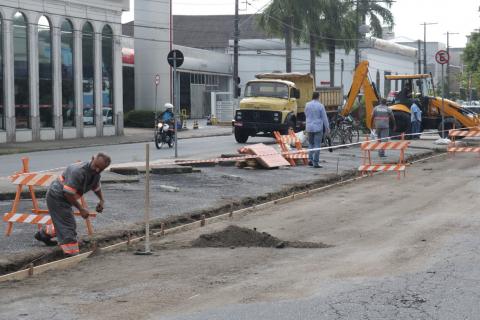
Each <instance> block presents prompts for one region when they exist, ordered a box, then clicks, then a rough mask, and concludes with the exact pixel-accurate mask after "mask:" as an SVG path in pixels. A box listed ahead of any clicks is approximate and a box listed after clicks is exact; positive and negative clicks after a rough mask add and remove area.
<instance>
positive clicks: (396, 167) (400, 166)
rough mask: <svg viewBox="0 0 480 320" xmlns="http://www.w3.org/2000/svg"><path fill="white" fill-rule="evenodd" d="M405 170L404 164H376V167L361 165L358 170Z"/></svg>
mask: <svg viewBox="0 0 480 320" xmlns="http://www.w3.org/2000/svg"><path fill="white" fill-rule="evenodd" d="M406 168H407V166H406V165H404V164H383V165H382V164H377V165H361V166H360V167H359V168H358V170H359V171H362V172H366V171H405V169H406Z"/></svg>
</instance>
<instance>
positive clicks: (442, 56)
mask: <svg viewBox="0 0 480 320" xmlns="http://www.w3.org/2000/svg"><path fill="white" fill-rule="evenodd" d="M435 60H436V61H437V63H439V64H447V63H448V61H449V60H450V56H449V55H448V52H447V51H445V50H438V51H437V53H436V54H435Z"/></svg>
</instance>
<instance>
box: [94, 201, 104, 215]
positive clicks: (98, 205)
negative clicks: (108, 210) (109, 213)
mask: <svg viewBox="0 0 480 320" xmlns="http://www.w3.org/2000/svg"><path fill="white" fill-rule="evenodd" d="M95 211H97V212H98V213H102V212H103V201H100V202H99V203H98V204H97V207H96V208H95Z"/></svg>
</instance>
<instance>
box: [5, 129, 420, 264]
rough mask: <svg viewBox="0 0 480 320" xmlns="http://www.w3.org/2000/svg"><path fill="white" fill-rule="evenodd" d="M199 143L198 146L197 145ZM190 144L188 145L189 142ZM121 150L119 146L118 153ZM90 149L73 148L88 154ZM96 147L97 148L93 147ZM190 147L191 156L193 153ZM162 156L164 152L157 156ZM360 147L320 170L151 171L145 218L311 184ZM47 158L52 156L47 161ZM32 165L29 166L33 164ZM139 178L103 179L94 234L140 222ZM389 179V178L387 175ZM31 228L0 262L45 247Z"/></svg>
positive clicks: (343, 166)
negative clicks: (125, 180)
mask: <svg viewBox="0 0 480 320" xmlns="http://www.w3.org/2000/svg"><path fill="white" fill-rule="evenodd" d="M185 141H187V142H188V143H193V142H194V143H195V148H197V149H195V150H197V155H196V156H195V157H199V158H201V157H202V156H203V157H208V156H209V154H214V155H215V156H218V155H220V154H221V153H224V152H227V153H230V152H232V150H235V148H238V144H236V143H235V142H233V141H232V137H215V138H201V139H200V138H199V139H190V140H185ZM259 141H264V142H272V139H260V138H258V139H252V143H257V142H259ZM199 144H201V145H200V146H201V148H198V147H199ZM109 148H111V149H109V150H107V152H110V151H111V152H112V153H115V152H117V153H116V154H113V157H114V159H115V156H118V157H122V156H124V157H125V158H124V160H125V161H132V160H135V159H132V154H133V151H132V150H134V149H135V148H137V149H140V150H143V149H144V144H135V145H118V146H110V147H109ZM192 148H193V147H192ZM122 149H124V150H125V151H123V152H122ZM93 150H94V149H93V148H82V149H73V150H72V151H76V152H78V154H82V155H85V156H88V155H90V154H92V153H94V152H92V151H93ZM98 150H100V149H97V150H96V151H98ZM59 152H60V153H61V155H59V156H58V158H57V157H55V158H52V157H51V155H48V154H44V153H32V156H34V157H36V159H38V160H39V161H38V162H39V163H40V164H42V163H43V164H44V165H45V167H43V168H39V170H40V169H46V168H52V166H54V165H59V164H60V163H65V161H66V159H65V158H67V157H74V156H75V155H72V154H71V151H70V150H61V151H59ZM167 152H170V150H159V151H158V153H157V150H153V151H152V154H153V156H154V157H162V154H166V153H167ZM422 152H425V150H422V149H410V150H409V151H408V152H407V154H408V155H410V154H419V153H422ZM193 153H194V152H193V151H192V153H191V155H192V156H193ZM389 155H390V157H391V158H390V161H391V160H392V159H393V158H394V157H397V156H398V153H394V152H390V153H389ZM163 156H165V155H163ZM361 156H362V155H361V152H360V150H359V149H358V148H349V149H340V150H337V151H335V152H333V153H329V152H323V153H322V155H321V158H322V159H323V161H324V162H323V163H322V165H323V166H324V168H323V169H320V170H315V169H313V168H310V167H306V166H297V167H294V168H284V169H279V170H240V169H238V168H236V167H222V166H216V167H212V168H202V169H201V170H202V172H200V173H194V174H181V175H153V176H152V181H151V218H152V219H165V218H168V217H175V216H176V217H178V216H181V215H186V214H191V213H192V212H193V211H195V210H203V209H208V208H212V207H213V208H215V207H219V206H222V205H230V204H232V203H234V202H238V201H241V200H243V199H247V198H250V199H256V198H257V197H262V196H263V197H265V196H268V195H269V194H270V193H273V192H281V191H282V190H283V189H284V188H286V187H289V186H292V185H297V184H305V183H311V182H314V181H318V180H321V179H326V178H327V177H331V176H332V175H336V174H337V173H338V174H342V173H345V172H346V171H351V170H352V169H354V168H356V167H357V166H358V165H359V164H360V163H361V162H362V158H361ZM48 161H56V162H55V163H54V164H50V165H49V163H50V162H48ZM33 170H35V169H33ZM140 179H141V181H140V183H125V184H104V185H103V187H102V188H103V192H104V195H105V199H106V207H105V211H104V212H103V214H101V215H99V216H98V217H97V218H95V219H94V221H93V225H94V229H95V232H96V233H99V232H107V231H110V230H124V229H125V228H128V227H129V226H131V225H132V224H134V223H138V222H141V221H143V217H144V210H143V207H144V183H143V177H142V176H141V177H140ZM392 179H394V178H392ZM164 186H168V187H174V188H177V189H176V190H177V192H166V191H165V189H164ZM86 199H87V202H88V203H89V204H90V207H93V206H94V205H95V203H96V201H97V199H96V197H95V196H94V195H93V194H91V193H89V194H87V196H86ZM11 206H12V201H0V212H2V213H4V212H9V211H10V210H11ZM40 207H41V208H45V207H46V205H45V203H44V200H43V199H40ZM30 208H31V201H30V200H27V199H26V200H23V201H22V204H21V206H20V208H19V210H18V211H19V212H28V211H29V210H30ZM77 222H78V233H79V235H80V236H83V235H85V234H86V231H85V225H84V223H83V222H82V221H81V219H78V221H77ZM6 226H7V224H6V223H1V224H0V235H3V234H4V232H5V228H6ZM34 231H35V227H34V226H32V225H29V224H15V227H14V232H13V233H12V235H11V236H10V237H7V238H4V239H3V240H2V241H1V242H0V263H2V258H3V261H6V260H9V261H11V260H14V261H16V259H17V255H18V254H20V253H31V254H37V253H40V252H42V253H43V251H44V250H46V248H45V246H44V245H43V243H40V242H38V241H35V240H34V239H33V237H32V235H33V233H34Z"/></svg>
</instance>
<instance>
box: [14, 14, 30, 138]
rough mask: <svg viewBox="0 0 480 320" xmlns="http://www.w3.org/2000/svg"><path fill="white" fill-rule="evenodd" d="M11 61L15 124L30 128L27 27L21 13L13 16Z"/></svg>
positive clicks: (18, 127)
mask: <svg viewBox="0 0 480 320" xmlns="http://www.w3.org/2000/svg"><path fill="white" fill-rule="evenodd" d="M13 61H14V71H13V72H14V77H15V78H14V86H15V124H16V128H17V129H26V128H30V90H29V89H30V85H29V81H28V73H29V70H28V27H27V20H26V18H25V16H24V15H23V13H21V12H17V13H15V15H14V16H13Z"/></svg>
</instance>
